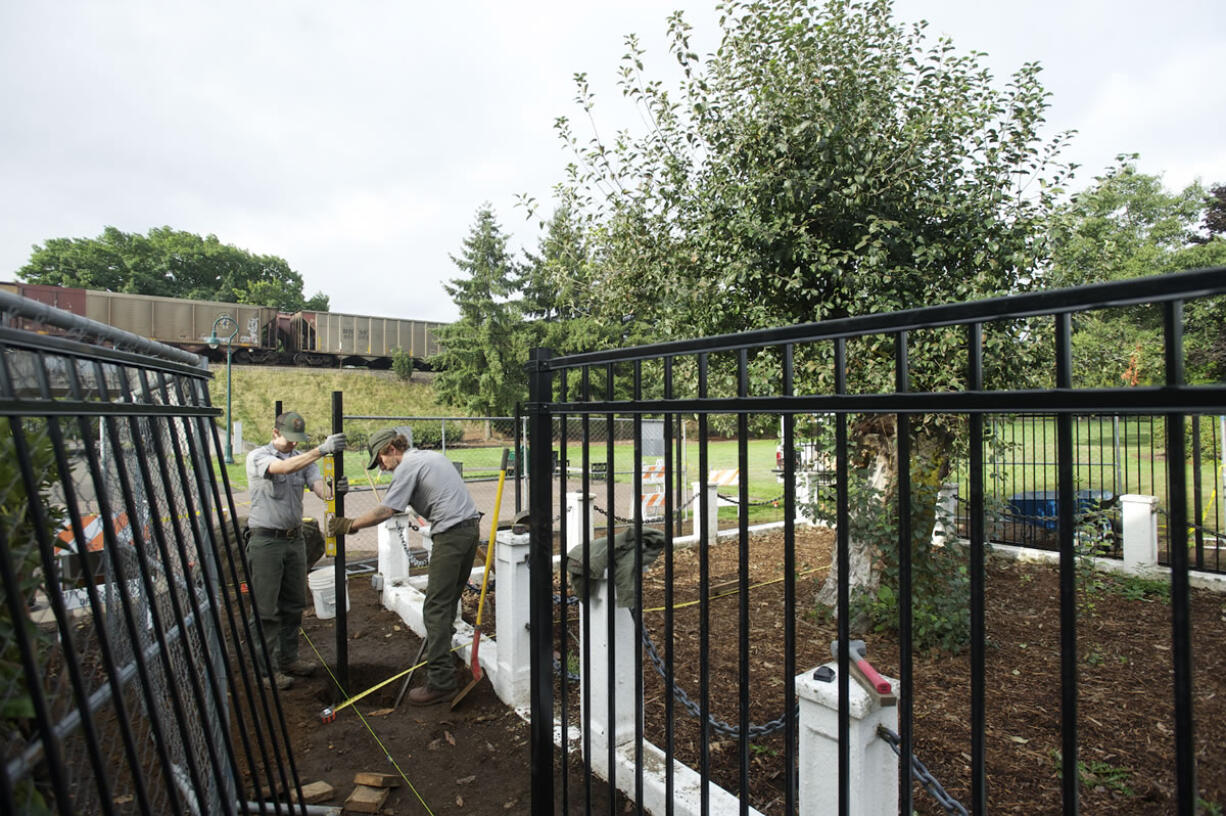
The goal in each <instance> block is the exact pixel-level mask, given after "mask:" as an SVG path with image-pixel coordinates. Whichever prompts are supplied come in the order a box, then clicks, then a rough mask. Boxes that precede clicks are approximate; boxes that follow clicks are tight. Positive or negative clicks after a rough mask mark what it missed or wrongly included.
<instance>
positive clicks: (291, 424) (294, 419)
mask: <svg viewBox="0 0 1226 816" xmlns="http://www.w3.org/2000/svg"><path fill="white" fill-rule="evenodd" d="M277 430H278V431H279V432H280V433H281V435H282V436H284V437H285V438H286V439H288V440H289V441H291V442H305V441H307V435H306V420H305V419H303V418H302V414H299V413H297V412H295V411H286V412H285V413H284V414H282V415H281V416H279V417H277Z"/></svg>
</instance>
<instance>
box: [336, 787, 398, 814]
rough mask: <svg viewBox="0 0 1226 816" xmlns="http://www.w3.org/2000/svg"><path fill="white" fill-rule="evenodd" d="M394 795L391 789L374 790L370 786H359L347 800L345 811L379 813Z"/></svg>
mask: <svg viewBox="0 0 1226 816" xmlns="http://www.w3.org/2000/svg"><path fill="white" fill-rule="evenodd" d="M391 795H392V791H391V789H390V788H372V787H370V786H369V785H358V786H357V787H355V788H354V789H353V793H351V794H349V798H348V799H346V800H345V810H348V811H352V812H353V813H378V812H379V809H380V808H382V807H383V803H384V802H386V801H387V797H389V796H391Z"/></svg>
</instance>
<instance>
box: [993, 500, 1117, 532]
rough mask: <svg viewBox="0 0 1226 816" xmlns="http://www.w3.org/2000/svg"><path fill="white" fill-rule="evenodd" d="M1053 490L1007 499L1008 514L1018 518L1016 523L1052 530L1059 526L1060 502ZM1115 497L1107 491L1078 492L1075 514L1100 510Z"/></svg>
mask: <svg viewBox="0 0 1226 816" xmlns="http://www.w3.org/2000/svg"><path fill="white" fill-rule="evenodd" d="M1057 496H1058V494H1057V492H1056V491H1055V490H1028V491H1026V492H1024V493H1014V494H1013V495H1012V496H1010V497H1009V512H1010V513H1012V514H1013V515H1014V516H1020V517H1022V518H1019V519H1018V521H1022V522H1025V523H1026V524H1032V525H1034V526H1035V527H1042V528H1043V529H1044V530H1054V529H1056V528H1057V527H1058V526H1060V524H1059V518H1058V516H1059V513H1060V502H1059V500H1058V498H1057ZM1114 498H1115V496H1114V495H1113V494H1112V493H1111V491H1109V490H1078V491H1077V514H1078V515H1082V514H1084V513H1089V512H1092V511H1094V510H1098V509H1100V508H1101V507H1102V506H1103V505H1105V504H1108V503H1110V502H1111V501H1112V500H1113V499H1114Z"/></svg>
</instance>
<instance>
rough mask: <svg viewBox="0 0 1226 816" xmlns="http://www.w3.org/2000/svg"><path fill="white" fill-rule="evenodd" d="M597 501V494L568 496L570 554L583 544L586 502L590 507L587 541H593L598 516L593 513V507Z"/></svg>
mask: <svg viewBox="0 0 1226 816" xmlns="http://www.w3.org/2000/svg"><path fill="white" fill-rule="evenodd" d="M595 499H596V494H595V493H567V494H566V550H567V551H568V552H569V551H570V550H571V549H572V548H574V547H575V546H577V545H578V544H580V543H582V542H583V505H584V503H585V502H586V503H587V505H588V514H587V540H588V541H591V540H592V537H593V536H594V535H595V530H596V518H595V516H596V514H595V512H593V509H594V508H593V505H592V502H593V501H594V500H595Z"/></svg>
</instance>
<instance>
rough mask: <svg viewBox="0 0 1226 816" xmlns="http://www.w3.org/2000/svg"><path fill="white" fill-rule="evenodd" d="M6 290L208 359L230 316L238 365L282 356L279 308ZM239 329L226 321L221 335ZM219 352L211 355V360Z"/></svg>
mask: <svg viewBox="0 0 1226 816" xmlns="http://www.w3.org/2000/svg"><path fill="white" fill-rule="evenodd" d="M3 288H4V289H6V290H7V291H9V292H12V293H13V294H17V295H21V296H22V297H26V298H29V299H31V300H37V301H38V302H40V303H45V304H47V305H48V306H54V307H56V308H57V309H63V310H64V311H66V312H72V313H73V314H76V315H81V316H82V317H88V318H89V319H90V320H96V321H98V322H99V323H105V324H107V325H108V326H114V327H115V328H117V329H123V330H124V331H129V332H132V333H133V334H137V335H140V336H141V337H148V338H149V339H150V340H157V341H158V342H160V343H166V344H167V345H171V346H178V347H179V348H182V349H185V350H187V351H191V352H195V353H196V354H204V355H206V356H210V349H209V347H208V337H209V335H211V334H212V333H213V325H214V323H215V322H216V321H217V319H218V318H219V317H221V316H223V315H225V316H228V317H230V318H231V319H232V320H234V321H235V323H236V324H237V332H236V333H235V335H234V337H233V339H232V340H231V341H230V348H231V349H232V350H233V354H234V360H235V362H239V363H262V362H273V361H274V358H275V357H276V356H277V352H276V326H277V310H276V309H270V308H268V307H267V306H252V305H249V304H246V303H222V302H219V301H207V300H183V299H181V298H168V297H157V296H156V295H134V294H129V293H126V292H104V291H99V290H96V289H76V288H72V287H65V286H49V285H46V284H33V283H6V284H3ZM235 328H236V327H235V326H232V325H228V323H227V322H223V323H222V324H221V325H219V326H218V328H217V332H218V335H219V336H220V337H223V338H224V337H226V336H227V335H229V333H230V332H231V331H233V330H234V329H235ZM224 353H225V352H224V351H221V352H220V354H222V355H224ZM217 354H218V352H212V356H217Z"/></svg>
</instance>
